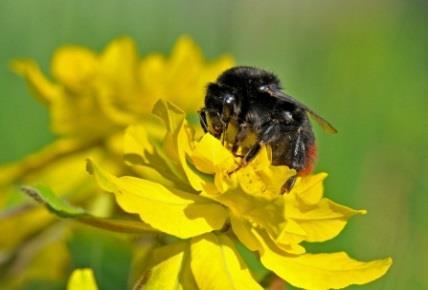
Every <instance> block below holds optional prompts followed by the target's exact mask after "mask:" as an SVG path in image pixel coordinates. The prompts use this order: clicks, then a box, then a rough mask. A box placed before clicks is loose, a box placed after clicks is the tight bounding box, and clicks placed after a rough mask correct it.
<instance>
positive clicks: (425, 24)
mask: <svg viewBox="0 0 428 290" xmlns="http://www.w3.org/2000/svg"><path fill="white" fill-rule="evenodd" d="M184 33H186V34H189V35H190V36H191V37H192V38H193V39H194V40H195V41H196V42H197V43H198V44H199V45H200V46H201V47H202V49H203V51H204V53H205V54H206V56H207V57H208V58H210V59H212V58H214V57H216V56H218V55H219V54H222V53H224V52H228V53H231V54H232V55H233V56H235V58H236V59H237V62H238V64H243V65H253V66H258V67H262V68H265V69H268V70H271V71H274V72H276V73H277V74H278V75H279V76H280V78H281V79H282V82H283V86H284V87H285V89H286V91H287V92H288V93H290V94H292V95H294V96H296V97H297V98H299V99H300V100H302V101H303V102H304V103H306V104H308V105H310V107H312V108H314V109H315V110H316V111H317V112H319V113H320V114H321V115H323V116H325V117H326V118H327V119H328V120H329V121H331V122H332V123H333V124H334V125H335V126H336V127H337V128H338V129H339V134H337V135H332V136H329V135H326V134H324V133H323V132H322V131H321V130H319V128H318V127H317V128H316V129H315V130H316V131H317V136H318V141H319V147H320V149H319V162H318V168H317V170H318V171H319V170H323V171H324V170H325V171H327V172H328V173H329V174H330V177H329V178H328V180H327V184H326V193H327V195H328V196H329V197H331V198H333V199H334V200H336V201H338V202H341V203H345V204H347V205H349V206H352V207H354V208H366V209H368V211H369V214H368V215H367V216H364V217H357V218H355V219H353V220H352V221H351V222H350V224H349V226H348V227H347V228H346V230H345V231H344V232H343V234H342V235H341V236H339V237H338V238H336V239H334V240H333V241H331V242H328V243H323V244H322V245H311V246H309V247H310V248H311V249H312V250H313V251H337V250H346V251H348V252H349V253H350V254H351V255H352V256H354V257H356V258H359V259H374V258H381V257H385V256H392V257H393V258H394V265H393V267H392V269H391V270H390V272H389V273H388V274H387V275H386V277H384V278H382V279H381V280H379V281H376V282H374V283H372V284H370V285H367V286H363V287H355V288H353V287H351V288H352V289H357V288H358V289H399V290H401V289H412V290H413V289H416V290H419V289H428V277H427V273H428V272H427V271H428V231H427V229H428V218H427V217H426V214H427V212H428V154H427V149H428V130H427V127H428V117H427V113H426V107H427V105H428V93H427V92H428V2H427V1H426V0H420V1H396V0H375V1H373V0H372V1H369V0H352V1H341V0H325V1H293V0H287V1H284V0H278V1H256V0H250V1H249V0H245V1H244V0H240V1H230V0H229V1H226V0H222V1H196V0H194V1H191V0H182V1H172V0H171V1H165V0H162V1H159V0H158V1H154V0H153V1H130V0H129V1H119V0H117V1H113V0H104V1H88V0H79V1H58V0H38V1H32V0H19V1H16V0H15V1H12V0H2V1H0V36H1V40H0V43H1V46H0V88H1V91H0V132H1V136H0V163H6V162H9V161H13V160H16V159H19V158H22V157H23V156H25V155H26V154H28V153H30V152H33V151H35V150H37V149H40V148H42V147H43V146H44V145H45V144H48V143H49V142H50V141H52V140H53V139H54V136H53V135H52V134H50V133H49V131H48V125H49V124H48V114H47V113H48V112H47V110H46V109H45V107H43V106H42V105H40V104H39V103H37V101H35V100H34V99H33V98H32V97H31V96H30V94H29V92H28V90H27V88H26V86H25V83H24V81H23V80H22V79H20V78H19V77H17V76H15V75H14V74H13V73H12V72H11V71H10V69H9V68H8V63H9V61H10V60H11V59H12V58H17V57H29V58H33V59H36V60H37V61H38V62H39V63H40V64H41V65H42V67H43V68H44V69H45V71H48V69H49V63H50V58H51V56H52V53H53V51H54V50H55V48H57V47H59V46H61V45H64V44H81V45H85V46H88V47H90V48H92V49H95V50H97V51H100V50H101V49H102V48H103V47H104V45H106V44H107V42H109V41H110V40H111V39H112V38H114V37H117V36H120V35H129V36H131V37H133V38H134V39H135V40H136V41H137V43H138V46H139V49H140V52H141V53H142V54H143V55H144V54H146V53H149V52H153V51H159V52H162V53H167V54H168V53H169V51H170V49H171V47H172V45H173V43H174V42H175V40H176V38H177V37H178V36H179V35H181V34H184ZM315 127H316V125H315ZM1 238H4V237H1ZM287 289H290V288H287Z"/></svg>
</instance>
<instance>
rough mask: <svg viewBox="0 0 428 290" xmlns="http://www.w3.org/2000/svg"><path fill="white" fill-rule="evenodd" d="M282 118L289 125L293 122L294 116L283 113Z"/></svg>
mask: <svg viewBox="0 0 428 290" xmlns="http://www.w3.org/2000/svg"><path fill="white" fill-rule="evenodd" d="M282 118H283V119H284V121H285V122H287V123H291V121H293V115H292V114H291V113H290V112H289V111H284V112H282Z"/></svg>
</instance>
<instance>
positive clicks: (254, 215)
mask: <svg viewBox="0 0 428 290" xmlns="http://www.w3.org/2000/svg"><path fill="white" fill-rule="evenodd" d="M215 200H217V201H218V202H220V203H222V204H224V205H225V206H227V207H228V208H229V210H230V211H231V212H232V213H233V214H234V215H236V216H239V217H241V218H243V219H246V220H248V221H249V222H250V223H251V224H254V225H255V226H257V227H261V228H264V229H266V230H267V231H268V232H269V233H270V234H271V235H273V236H275V237H276V236H277V235H279V234H280V232H281V229H282V227H283V226H284V222H285V219H284V214H283V212H284V201H283V199H282V198H281V197H278V198H276V199H273V200H270V199H266V198H264V197H262V196H252V195H249V194H246V193H244V192H242V191H228V192H226V193H224V194H221V195H219V196H217V197H215Z"/></svg>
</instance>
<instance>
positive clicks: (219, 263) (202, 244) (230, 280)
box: [191, 233, 263, 290]
mask: <svg viewBox="0 0 428 290" xmlns="http://www.w3.org/2000/svg"><path fill="white" fill-rule="evenodd" d="M191 256H192V261H191V267H192V271H193V275H194V277H195V280H196V283H197V284H198V286H199V289H203V290H205V289H210V290H216V289H218V290H224V289H231V290H238V289H242V290H251V289H263V288H262V287H261V286H260V285H259V284H258V283H257V282H256V281H255V280H254V278H253V277H252V275H251V273H250V271H249V270H248V268H247V266H246V265H245V264H244V262H243V261H242V259H241V257H240V256H239V253H238V252H237V251H236V249H235V246H234V245H233V242H232V241H231V240H230V239H229V238H228V237H227V236H226V235H224V234H219V235H217V234H213V233H210V234H205V235H203V236H201V237H197V238H194V239H192V245H191Z"/></svg>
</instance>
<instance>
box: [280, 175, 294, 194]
mask: <svg viewBox="0 0 428 290" xmlns="http://www.w3.org/2000/svg"><path fill="white" fill-rule="evenodd" d="M296 180H297V175H293V176H291V177H290V178H289V179H287V180H286V181H285V182H284V184H283V185H282V186H281V194H284V193H289V192H290V191H291V189H292V188H293V186H294V184H295V183H296Z"/></svg>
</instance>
